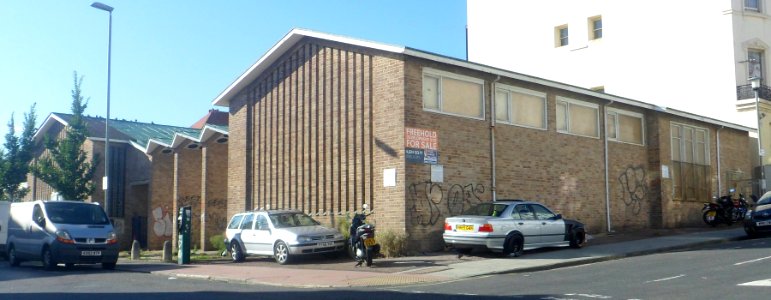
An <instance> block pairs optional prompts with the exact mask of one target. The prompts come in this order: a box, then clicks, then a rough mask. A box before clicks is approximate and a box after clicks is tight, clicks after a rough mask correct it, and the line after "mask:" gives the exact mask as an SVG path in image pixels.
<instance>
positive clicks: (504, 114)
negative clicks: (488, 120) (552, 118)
mask: <svg viewBox="0 0 771 300" xmlns="http://www.w3.org/2000/svg"><path fill="white" fill-rule="evenodd" d="M498 86H500V87H499V88H498V89H497V90H496V93H495V95H496V99H495V103H496V104H495V114H496V116H499V117H497V120H498V121H501V122H505V123H509V124H513V125H520V126H525V127H532V128H540V129H546V94H545V93H541V92H536V91H532V90H527V89H522V88H517V87H512V86H506V85H498Z"/></svg>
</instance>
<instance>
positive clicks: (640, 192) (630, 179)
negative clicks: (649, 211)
mask: <svg viewBox="0 0 771 300" xmlns="http://www.w3.org/2000/svg"><path fill="white" fill-rule="evenodd" d="M647 177H648V176H647V174H646V172H645V168H644V167H643V166H629V167H627V168H626V170H624V172H621V174H620V175H619V176H618V181H619V182H620V183H621V190H622V192H623V193H624V197H623V199H624V204H626V206H627V208H630V209H631V210H632V212H633V213H634V214H635V215H636V214H639V213H640V210H641V209H642V202H643V200H644V199H645V198H646V197H648V178H647Z"/></svg>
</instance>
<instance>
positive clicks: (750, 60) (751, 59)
mask: <svg viewBox="0 0 771 300" xmlns="http://www.w3.org/2000/svg"><path fill="white" fill-rule="evenodd" d="M763 55H764V53H763V50H757V49H748V50H747V66H748V68H747V69H748V71H749V74H747V75H748V77H749V78H753V77H757V78H763V73H764V72H763V67H764V66H763Z"/></svg>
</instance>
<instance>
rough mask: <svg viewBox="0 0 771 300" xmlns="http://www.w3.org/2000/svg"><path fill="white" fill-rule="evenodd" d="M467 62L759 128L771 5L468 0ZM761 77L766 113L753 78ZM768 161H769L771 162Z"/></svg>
mask: <svg viewBox="0 0 771 300" xmlns="http://www.w3.org/2000/svg"><path fill="white" fill-rule="evenodd" d="M467 3H468V4H467V6H468V7H467V13H468V21H467V22H468V59H469V61H472V62H476V63H481V64H486V65H491V66H495V67H499V68H502V69H507V70H511V71H514V72H519V73H524V74H528V75H534V76H538V77H542V78H545V79H550V80H556V81H560V82H564V83H567V84H571V85H575V86H579V87H583V88H589V89H596V90H599V91H604V92H605V93H609V94H614V95H617V96H622V97H627V98H631V99H635V100H640V101H644V102H648V103H652V104H656V105H658V106H661V107H662V108H663V109H666V108H674V109H678V110H683V111H687V112H690V113H695V114H699V115H703V116H707V117H711V118H716V119H719V120H723V121H728V122H733V123H737V124H741V125H745V126H748V127H753V128H756V127H757V126H758V123H760V124H761V128H760V131H761V133H762V136H761V141H762V144H763V149H765V151H764V152H766V153H769V151H771V124H770V123H769V121H771V102H768V100H771V91H770V90H769V89H768V87H767V86H766V85H768V84H769V83H770V82H771V79H769V78H768V77H769V76H766V74H767V73H768V72H770V71H771V70H770V69H769V67H768V65H767V62H768V59H769V56H768V54H769V52H771V48H770V47H771V46H770V45H771V0H708V1H705V0H644V1H643V0H616V1H612V0H545V1H519V0H516V1H511V0H468V2H467ZM751 76H758V77H760V78H761V79H760V82H761V84H762V86H761V88H760V89H758V91H759V94H760V101H759V105H760V112H761V116H763V115H769V117H767V118H765V119H761V121H760V122H758V120H757V119H756V117H755V116H756V115H755V94H754V92H753V90H752V88H751V87H750V81H749V78H750V77H751ZM769 156H771V155H767V156H765V159H764V165H768V164H769V159H768V158H769Z"/></svg>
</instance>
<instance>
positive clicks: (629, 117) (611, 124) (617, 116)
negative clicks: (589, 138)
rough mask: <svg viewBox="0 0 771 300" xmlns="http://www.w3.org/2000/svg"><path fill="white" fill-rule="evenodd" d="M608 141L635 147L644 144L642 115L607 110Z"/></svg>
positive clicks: (643, 120)
mask: <svg viewBox="0 0 771 300" xmlns="http://www.w3.org/2000/svg"><path fill="white" fill-rule="evenodd" d="M606 132H607V134H608V139H609V140H612V141H617V142H622V143H630V144H636V145H644V144H645V119H644V117H643V115H642V114H638V113H633V112H629V111H623V110H617V109H608V123H607V124H606Z"/></svg>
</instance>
